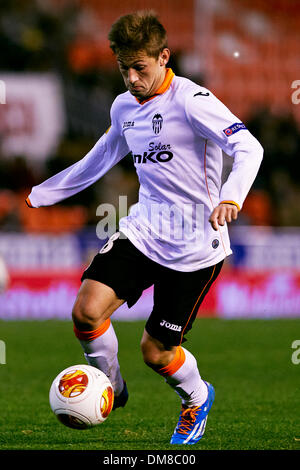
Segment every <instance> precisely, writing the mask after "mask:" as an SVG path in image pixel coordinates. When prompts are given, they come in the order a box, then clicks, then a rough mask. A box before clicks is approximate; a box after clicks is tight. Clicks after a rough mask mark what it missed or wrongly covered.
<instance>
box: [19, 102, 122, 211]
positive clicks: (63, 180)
mask: <svg viewBox="0 0 300 470" xmlns="http://www.w3.org/2000/svg"><path fill="white" fill-rule="evenodd" d="M114 115H116V113H113V110H112V112H111V120H112V125H111V127H110V128H109V129H108V130H107V131H106V132H105V134H103V136H102V137H101V138H100V139H99V140H98V142H97V143H96V144H95V145H94V147H93V148H92V149H91V150H90V151H89V152H88V153H87V155H86V156H85V157H84V158H82V159H81V160H79V161H78V162H76V163H74V164H73V165H71V166H69V167H68V168H66V169H65V170H63V171H61V172H59V173H57V174H56V175H54V176H52V177H51V178H49V179H47V180H46V181H44V182H43V183H41V184H39V185H38V186H34V187H33V188H32V190H31V193H30V194H29V196H28V198H27V199H26V203H27V204H28V205H29V206H30V207H41V206H51V205H52V204H56V203H57V202H59V201H62V200H64V199H67V198H68V197H70V196H73V195H74V194H77V193H79V192H80V191H82V190H83V189H85V188H87V187H88V186H90V185H91V184H93V183H95V182H96V181H97V180H99V179H100V178H101V177H102V176H103V175H105V174H106V173H107V172H108V171H109V170H110V169H111V168H112V167H113V166H114V165H116V164H117V163H118V162H119V161H120V160H121V159H122V158H123V157H125V156H126V155H127V154H128V153H129V152H130V150H129V148H128V146H127V143H126V141H125V138H124V137H123V134H122V132H121V129H120V125H119V123H118V122H117V120H116V119H114Z"/></svg>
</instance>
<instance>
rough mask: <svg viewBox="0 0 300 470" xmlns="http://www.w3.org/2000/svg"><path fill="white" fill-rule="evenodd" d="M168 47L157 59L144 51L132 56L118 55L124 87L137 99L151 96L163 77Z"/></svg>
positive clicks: (167, 57)
mask: <svg viewBox="0 0 300 470" xmlns="http://www.w3.org/2000/svg"><path fill="white" fill-rule="evenodd" d="M169 57H170V52H169V49H164V50H163V51H162V52H161V53H160V54H159V57H158V59H156V58H155V57H149V56H148V55H147V54H146V53H145V52H143V51H141V52H137V53H136V54H135V55H134V56H125V57H122V56H120V55H119V56H118V65H119V69H120V72H121V74H122V77H123V79H124V82H125V85H126V88H127V89H128V90H129V91H130V93H131V94H132V95H133V96H135V97H136V98H138V99H143V98H147V97H150V96H152V95H153V94H154V93H155V92H156V90H157V89H158V88H159V87H160V86H161V84H162V83H163V81H164V79H165V74H166V64H167V62H168V60H169Z"/></svg>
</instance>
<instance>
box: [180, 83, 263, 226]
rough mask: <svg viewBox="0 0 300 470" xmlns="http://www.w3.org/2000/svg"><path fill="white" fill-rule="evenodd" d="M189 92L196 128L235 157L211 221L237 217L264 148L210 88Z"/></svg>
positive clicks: (188, 105) (188, 111)
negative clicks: (199, 91) (198, 91)
mask: <svg viewBox="0 0 300 470" xmlns="http://www.w3.org/2000/svg"><path fill="white" fill-rule="evenodd" d="M202 90H204V91H202V92H201V93H200V94H199V93H197V92H195V93H193V92H192V93H190V94H189V96H188V98H187V100H186V114H187V118H188V119H189V121H190V123H191V125H192V126H193V128H194V129H195V132H196V133H197V134H199V135H201V136H202V137H203V138H205V139H209V140H212V141H214V142H215V143H216V144H217V145H218V146H219V147H220V148H221V149H222V150H223V151H224V152H225V153H226V154H227V155H229V156H231V157H233V165H232V170H231V172H230V174H229V176H228V179H227V181H226V182H225V183H224V184H223V186H222V188H221V191H220V197H219V201H218V204H217V205H216V206H215V207H214V209H213V211H212V213H211V215H210V218H209V221H210V223H211V225H212V227H213V228H214V229H215V230H217V229H218V225H224V224H225V222H228V223H230V222H231V221H232V220H236V219H237V218H238V213H239V211H240V210H241V209H242V206H243V203H244V201H245V199H246V197H247V194H248V192H249V190H250V188H251V186H252V184H253V182H254V180H255V178H256V175H257V173H258V170H259V167H260V164H261V161H262V158H263V148H262V146H261V145H260V143H259V142H258V140H257V139H256V138H255V137H254V136H253V135H252V134H251V133H250V132H249V131H248V129H247V128H246V126H245V125H244V124H243V123H242V122H241V121H240V120H239V119H238V118H237V117H236V116H235V115H234V114H232V113H231V111H230V110H229V109H228V108H227V107H226V106H225V105H224V104H223V103H222V102H221V101H220V100H218V98H216V97H215V96H214V95H213V94H212V93H211V92H210V91H209V90H206V89H202Z"/></svg>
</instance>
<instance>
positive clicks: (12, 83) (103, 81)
mask: <svg viewBox="0 0 300 470" xmlns="http://www.w3.org/2000/svg"><path fill="white" fill-rule="evenodd" d="M144 8H147V9H148V8H151V9H154V10H155V11H156V12H157V13H158V14H159V16H160V18H161V20H162V22H163V24H164V25H165V27H166V29H167V31H168V37H169V46H170V49H171V51H172V59H171V63H170V65H171V66H172V68H173V70H174V71H175V72H176V73H177V74H178V75H181V74H182V75H184V76H187V77H190V78H192V79H193V80H195V81H196V82H198V83H199V84H202V85H204V86H206V87H207V88H210V89H211V90H212V92H214V93H215V94H216V95H217V96H218V97H219V98H220V99H221V100H222V101H223V102H224V103H225V104H226V105H227V106H228V107H229V108H230V109H231V110H232V111H233V112H234V113H235V114H236V115H237V116H238V117H240V118H241V120H243V121H244V122H245V124H246V125H247V127H248V128H249V129H250V130H251V131H252V132H253V133H254V135H255V136H256V137H257V138H258V139H259V141H260V142H261V144H262V145H263V147H264V149H265V158H264V161H263V165H262V167H261V170H260V173H259V176H258V178H257V180H256V182H255V184H254V186H253V188H252V190H251V192H250V194H249V196H248V198H247V201H246V203H245V206H244V208H243V211H242V213H241V214H240V217H239V220H238V221H237V222H236V223H234V224H232V226H231V227H230V232H231V237H232V245H233V251H234V254H233V255H232V256H231V257H230V259H228V260H227V262H226V267H225V269H224V272H223V275H222V276H221V277H220V279H219V281H218V283H216V285H215V286H214V288H213V289H212V291H211V293H210V294H209V296H208V297H207V299H206V300H205V303H204V305H203V307H202V308H201V311H200V312H199V315H203V316H220V317H224V318H274V317H277V318H282V317H287V318H289V317H300V228H299V222H300V211H299V206H300V186H299V174H300V171H299V170H300V158H299V157H300V103H299V101H300V92H297V86H298V88H299V86H300V55H299V31H300V14H299V12H300V1H299V0H272V1H268V2H266V1H264V0H251V1H250V0H243V1H239V0H210V1H206V0H185V1H184V2H183V1H181V0H164V1H161V0H151V1H146V0H131V1H127V0H123V1H122V2H120V1H117V0H110V1H109V2H105V1H102V0H35V1H34V0H22V1H21V2H19V1H11V0H1V3H0V50H1V59H0V80H1V82H0V83H1V89H0V91H1V92H2V94H1V97H0V98H1V99H0V102H1V104H0V230H1V231H0V254H1V256H2V259H3V261H4V263H5V264H6V268H7V275H8V277H7V280H6V276H5V268H4V267H2V268H1V272H2V275H1V279H2V281H1V282H2V288H3V290H2V293H1V295H0V318H1V319H27V318H28V319H29V318H37V319H40V318H41V319H43V318H44V319H46V318H47V319H48V318H66V319H70V312H71V307H72V304H73V301H74V298H75V295H76V292H77V289H78V287H79V284H80V275H81V272H82V269H83V267H85V266H86V264H87V263H88V262H89V260H90V259H91V257H92V256H93V255H94V254H95V253H96V252H97V251H98V249H99V247H100V244H101V242H100V240H99V239H98V238H97V236H96V225H97V223H98V222H99V217H98V216H97V215H96V209H97V207H98V205H99V204H101V203H103V202H107V203H112V204H114V205H115V206H116V207H118V197H119V195H127V197H128V201H129V204H131V203H134V202H135V201H136V198H137V189H138V185H137V179H136V175H135V172H134V167H133V165H131V162H130V161H128V160H127V159H125V160H124V161H122V162H121V163H120V164H119V165H117V166H116V167H115V168H113V169H112V170H111V171H110V172H109V174H107V175H106V176H105V177H104V178H103V179H102V180H101V181H99V182H98V183H97V184H95V185H94V186H92V187H90V188H88V189H87V190H85V191H83V192H82V193H80V194H79V195H77V196H75V197H73V198H70V199H69V200H66V201H65V202H64V203H62V204H58V205H56V206H53V207H50V208H41V209H38V210H30V209H29V208H27V206H26V205H25V202H24V199H25V197H26V196H27V195H28V194H29V192H30V190H31V187H32V186H33V185H36V184H39V183H40V182H42V181H43V180H44V179H46V178H47V177H49V176H51V175H53V174H54V173H56V172H58V171H59V170H61V169H63V168H65V167H66V166H68V165H70V164H72V163H74V162H75V161H77V160H78V159H80V158H82V157H83V156H84V155H85V154H86V153H87V151H88V150H89V149H90V148H91V147H92V146H93V145H94V143H95V141H96V140H97V139H98V138H99V137H100V136H101V135H102V133H103V132H104V131H105V130H106V129H107V127H108V126H109V124H110V123H109V109H110V105H111V103H112V101H113V100H114V97H115V96H116V94H118V93H120V92H122V91H124V85H123V83H122V78H121V76H120V74H119V72H118V70H117V66H116V63H115V60H114V58H113V56H112V53H111V51H110V49H109V46H108V41H107V33H108V31H109V28H110V26H111V24H112V22H113V21H115V20H116V19H117V18H118V17H119V16H120V15H122V14H125V13H128V12H132V11H135V10H137V9H144ZM297 79H298V83H297ZM298 103H299V104H298ZM230 165H231V159H230V158H229V157H227V156H226V155H224V178H226V174H228V171H229V169H230ZM5 286H6V289H5ZM151 302H152V298H151V289H150V290H149V291H146V292H145V293H144V295H143V297H142V299H141V300H140V301H139V302H138V303H137V304H136V306H135V307H133V308H132V309H130V310H127V309H126V307H121V309H119V311H118V312H116V313H115V316H114V317H115V318H120V319H127V318H128V319H135V318H143V317H144V316H145V315H146V314H147V313H149V309H150V308H151Z"/></svg>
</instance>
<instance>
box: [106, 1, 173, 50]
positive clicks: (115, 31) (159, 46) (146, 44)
mask: <svg viewBox="0 0 300 470" xmlns="http://www.w3.org/2000/svg"><path fill="white" fill-rule="evenodd" d="M108 39H109V41H110V47H111V49H112V51H113V52H114V54H115V55H117V56H118V55H120V54H121V55H132V54H135V53H136V52H138V51H145V52H146V53H147V55H148V56H149V57H155V58H158V56H159V54H160V52H162V51H163V49H164V48H166V47H168V46H167V33H166V30H165V28H164V27H163V25H162V24H161V23H160V21H159V20H158V17H157V15H156V13H155V12H153V11H144V10H143V11H137V12H135V13H131V14H129V15H124V16H121V17H120V18H119V19H118V20H117V21H116V22H115V23H114V24H113V25H112V27H111V30H110V32H109V34H108Z"/></svg>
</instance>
